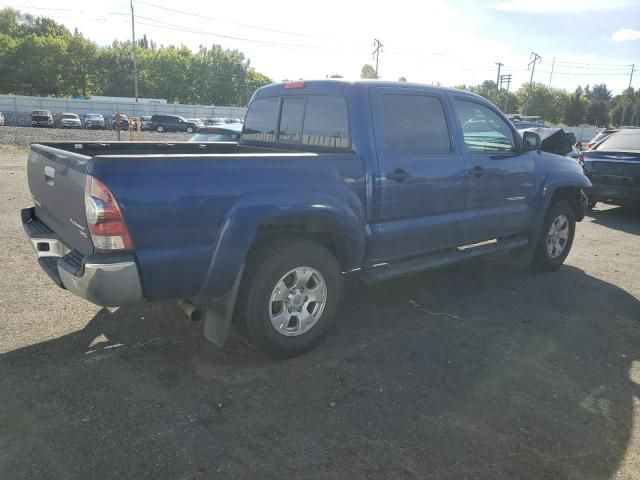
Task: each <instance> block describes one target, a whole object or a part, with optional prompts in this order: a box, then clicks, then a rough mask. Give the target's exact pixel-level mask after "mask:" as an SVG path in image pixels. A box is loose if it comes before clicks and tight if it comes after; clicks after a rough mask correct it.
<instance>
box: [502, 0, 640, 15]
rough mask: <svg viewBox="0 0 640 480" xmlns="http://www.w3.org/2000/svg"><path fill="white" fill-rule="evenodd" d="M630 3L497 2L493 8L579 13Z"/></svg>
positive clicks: (627, 0)
mask: <svg viewBox="0 0 640 480" xmlns="http://www.w3.org/2000/svg"><path fill="white" fill-rule="evenodd" d="M632 3H633V2H632V0H607V1H603V0H533V1H532V0H498V1H496V3H495V4H494V6H493V8H495V9H496V10H502V11H505V12H529V13H581V12H592V11H597V10H600V11H602V10H613V9H616V8H623V7H627V6H631V5H632Z"/></svg>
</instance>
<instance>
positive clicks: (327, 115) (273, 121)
mask: <svg viewBox="0 0 640 480" xmlns="http://www.w3.org/2000/svg"><path fill="white" fill-rule="evenodd" d="M279 100H280V98H279V97H271V98H263V99H259V100H255V101H254V102H253V103H252V104H251V106H250V107H249V111H248V113H247V118H246V123H245V128H244V133H243V134H242V138H243V139H244V140H248V141H258V142H271V143H287V144H298V145H299V144H302V145H309V146H313V147H321V148H349V146H350V141H349V115H348V113H347V103H346V100H345V99H344V98H343V97H340V96H331V95H309V96H306V97H303V96H286V97H282V112H281V114H280V122H279V128H276V125H277V124H278V110H279V107H280V104H279ZM276 130H277V132H278V134H277V135H275V132H276Z"/></svg>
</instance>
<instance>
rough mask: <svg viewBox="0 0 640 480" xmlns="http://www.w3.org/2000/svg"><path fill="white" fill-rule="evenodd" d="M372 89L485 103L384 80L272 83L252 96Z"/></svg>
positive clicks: (433, 87) (432, 87)
mask: <svg viewBox="0 0 640 480" xmlns="http://www.w3.org/2000/svg"><path fill="white" fill-rule="evenodd" d="M374 87H387V88H389V87H390V88H421V89H429V90H437V91H445V92H450V93H457V94H463V95H468V96H472V97H475V98H478V99H482V100H483V101H486V100H485V99H484V98H483V97H481V96H480V95H476V94H475V93H472V92H468V91H466V90H459V89H457V88H449V87H441V86H438V85H430V84H425V83H413V82H393V81H386V80H345V79H340V78H337V79H336V78H332V79H322V80H293V81H288V82H281V83H272V84H271V85H266V86H264V87H261V88H259V89H258V90H257V91H256V93H255V94H254V98H260V97H268V96H273V95H282V94H283V93H285V92H286V93H287V94H290V95H295V94H296V93H297V94H302V93H315V94H320V93H324V94H327V93H342V92H344V91H345V90H347V89H356V90H359V89H366V90H369V89H371V88H374Z"/></svg>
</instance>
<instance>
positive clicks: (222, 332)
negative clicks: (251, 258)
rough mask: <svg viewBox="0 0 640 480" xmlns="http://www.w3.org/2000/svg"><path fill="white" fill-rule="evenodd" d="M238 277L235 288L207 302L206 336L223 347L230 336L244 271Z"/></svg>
mask: <svg viewBox="0 0 640 480" xmlns="http://www.w3.org/2000/svg"><path fill="white" fill-rule="evenodd" d="M243 271H244V266H243V267H242V269H241V270H240V273H239V274H238V276H237V277H236V280H235V282H234V284H233V288H232V289H231V290H230V291H229V293H228V294H227V295H226V296H224V297H220V298H216V299H214V300H211V301H209V302H207V313H206V315H205V318H204V327H203V329H204V336H205V338H206V339H207V340H209V341H210V342H211V343H213V344H214V345H216V346H218V347H220V348H222V347H224V344H225V342H226V341H227V338H228V336H229V329H230V328H231V320H232V319H233V310H234V307H235V304H236V298H237V297H238V289H239V288H240V281H241V280H242V272H243Z"/></svg>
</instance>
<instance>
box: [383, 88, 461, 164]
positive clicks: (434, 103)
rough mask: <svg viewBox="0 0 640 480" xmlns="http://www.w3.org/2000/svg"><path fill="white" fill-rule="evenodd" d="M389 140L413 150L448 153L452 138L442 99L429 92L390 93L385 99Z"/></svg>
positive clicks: (397, 147) (384, 106)
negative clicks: (428, 93)
mask: <svg viewBox="0 0 640 480" xmlns="http://www.w3.org/2000/svg"><path fill="white" fill-rule="evenodd" d="M382 108H383V112H384V132H385V137H386V140H387V143H389V144H390V145H392V146H393V147H395V148H396V149H398V150H401V151H404V152H410V153H418V154H425V153H448V152H450V151H451V140H450V137H449V129H448V127H447V119H446V117H445V114H444V110H443V108H442V103H441V102H440V99H439V98H438V97H435V96H430V95H419V94H388V95H384V97H383V99H382Z"/></svg>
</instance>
